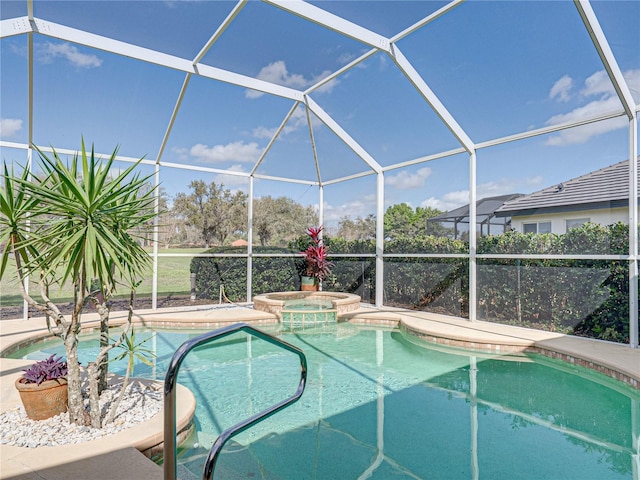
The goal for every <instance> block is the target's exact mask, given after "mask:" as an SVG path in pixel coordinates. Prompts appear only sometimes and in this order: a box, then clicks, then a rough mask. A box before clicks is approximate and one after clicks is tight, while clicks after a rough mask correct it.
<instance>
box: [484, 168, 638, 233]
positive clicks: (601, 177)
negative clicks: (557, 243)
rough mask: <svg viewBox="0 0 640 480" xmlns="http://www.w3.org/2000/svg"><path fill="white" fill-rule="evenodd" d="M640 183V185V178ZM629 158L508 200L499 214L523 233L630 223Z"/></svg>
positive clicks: (557, 231) (559, 231) (497, 214)
mask: <svg viewBox="0 0 640 480" xmlns="http://www.w3.org/2000/svg"><path fill="white" fill-rule="evenodd" d="M638 184H639V185H640V178H639V182H638ZM628 206H629V161H628V160H625V161H623V162H620V163H616V164H615V165H610V166H608V167H605V168H601V169H600V170H596V171H594V172H590V173H587V174H586V175H582V176H580V177H577V178H574V179H571V180H567V181H565V182H562V183H560V184H558V185H554V186H553V187H549V188H545V189H544V190H539V191H537V192H534V193H531V194H529V195H523V196H521V197H519V198H516V199H513V200H510V201H508V202H505V203H504V205H502V206H501V207H499V208H498V209H497V210H496V212H495V214H496V216H497V217H505V218H509V217H510V218H511V228H512V229H513V230H516V231H518V232H522V233H566V232H567V231H568V230H569V229H571V228H573V227H578V226H580V225H582V224H583V223H586V222H593V223H599V224H601V225H610V224H612V223H617V222H624V223H629V208H628Z"/></svg>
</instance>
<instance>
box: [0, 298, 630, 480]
mask: <svg viewBox="0 0 640 480" xmlns="http://www.w3.org/2000/svg"><path fill="white" fill-rule="evenodd" d="M124 320H125V314H124V313H113V314H112V322H113V323H114V324H117V323H119V322H123V321H124ZM341 320H344V321H351V322H354V323H362V324H375V325H381V324H382V325H388V326H396V325H399V327H400V328H401V329H402V330H403V331H405V332H407V333H410V334H412V335H415V336H417V337H419V338H423V339H425V340H427V341H430V342H435V343H438V344H442V345H448V346H452V347H463V348H472V349H478V350H483V351H489V352H492V353H497V354H500V353H504V354H513V353H515V352H524V351H530V352H537V353H542V354H544V355H547V356H550V357H554V358H561V359H563V360H566V361H568V362H570V363H575V364H580V365H583V366H586V367H588V368H592V369H594V370H598V371H600V372H602V373H605V374H607V375H609V376H611V377H614V378H617V379H619V380H621V381H624V382H626V383H628V384H629V385H631V386H633V387H635V388H640V349H632V348H629V347H628V346H624V345H617V344H612V343H607V342H602V341H597V340H590V339H585V338H580V337H572V336H566V335H561V334H557V333H551V332H543V331H539V330H531V329H527V328H521V327H512V326H506V325H499V324H494V323H488V322H482V321H477V322H469V321H468V320H464V319H461V318H456V317H450V316H445V315H437V314H433V313H427V312H415V311H407V310H402V309H395V308H388V307H385V308H382V309H377V308H372V307H366V308H360V309H358V310H356V311H354V312H350V313H348V314H345V315H343V316H342V317H341ZM239 321H242V322H247V323H251V324H254V325H258V326H259V325H267V324H273V323H275V322H277V317H276V316H275V315H273V314H270V313H267V312H259V311H256V310H253V309H251V308H233V309H226V310H223V309H219V308H215V307H212V306H200V307H188V308H171V309H164V310H156V311H153V310H143V311H137V312H136V315H135V318H134V322H135V323H136V324H143V325H148V326H164V327H181V328H185V327H189V328H195V329H214V328H219V327H221V326H224V325H228V324H230V323H235V322H239ZM83 325H85V326H87V327H89V328H91V327H94V326H96V325H97V319H96V318H95V316H94V317H93V318H92V316H91V315H86V316H85V320H84V322H83ZM45 336H47V331H46V328H45V322H44V319H43V318H33V319H30V320H27V321H24V320H1V321H0V357H4V356H5V355H6V354H7V352H9V351H11V350H13V349H15V348H16V346H17V345H27V344H30V343H33V342H34V341H37V339H39V338H42V337H45ZM30 363H32V362H31V361H26V360H14V359H8V358H0V411H5V410H7V409H11V408H15V407H16V406H17V405H19V404H20V400H19V397H18V394H17V391H16V390H15V388H14V387H13V382H14V380H15V378H17V376H19V375H20V374H21V371H22V369H23V368H25V367H26V365H29V364H30ZM185 390H186V389H185ZM189 396H190V392H188V393H185V394H184V396H183V397H180V396H179V398H178V400H177V402H176V403H177V408H178V413H177V417H178V418H179V419H182V420H181V421H182V422H183V425H184V422H185V421H187V419H190V414H191V415H192V414H193V412H192V408H193V405H192V404H190V397H189ZM180 428H181V427H180V425H179V426H178V429H180ZM161 439H162V414H159V415H157V416H156V417H154V418H153V419H151V420H149V421H147V422H144V423H142V424H140V425H137V426H135V427H133V428H130V429H128V430H126V431H123V432H120V433H118V434H115V435H111V436H108V437H104V438H101V439H98V440H94V441H91V442H86V443H84V444H79V445H71V446H59V447H40V448H21V447H12V446H6V445H2V447H0V479H2V480H8V479H12V480H71V479H78V480H80V479H92V480H113V479H129V478H136V480H160V479H162V478H163V471H162V467H160V466H158V465H156V464H155V463H153V462H152V461H151V460H149V459H148V458H147V457H146V456H145V455H144V454H143V453H141V451H145V450H147V449H148V448H150V447H152V446H155V445H158V443H159V441H161Z"/></svg>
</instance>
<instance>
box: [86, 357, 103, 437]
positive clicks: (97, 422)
mask: <svg viewBox="0 0 640 480" xmlns="http://www.w3.org/2000/svg"><path fill="white" fill-rule="evenodd" d="M99 369H100V367H99V366H98V365H97V364H96V363H95V362H90V363H89V365H87V375H88V377H89V416H90V418H91V426H92V427H93V428H102V419H101V418H100V414H101V412H100V393H101V392H100V389H99V387H98V384H99V376H100V374H99V372H98V370H99Z"/></svg>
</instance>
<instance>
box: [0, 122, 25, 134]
mask: <svg viewBox="0 0 640 480" xmlns="http://www.w3.org/2000/svg"><path fill="white" fill-rule="evenodd" d="M20 130H22V120H20V119H18V118H1V119H0V137H2V138H11V137H13V136H14V135H15V134H16V133H18V132H19V131H20Z"/></svg>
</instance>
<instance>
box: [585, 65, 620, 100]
mask: <svg viewBox="0 0 640 480" xmlns="http://www.w3.org/2000/svg"><path fill="white" fill-rule="evenodd" d="M580 93H581V94H582V95H584V96H585V97H588V96H591V95H602V94H606V95H614V94H615V90H614V88H613V84H612V83H611V80H610V79H609V76H608V75H607V72H605V71H604V70H600V71H598V72H596V73H594V74H593V75H591V76H590V77H589V78H587V79H586V80H585V81H584V88H583V89H582V90H581V91H580Z"/></svg>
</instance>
